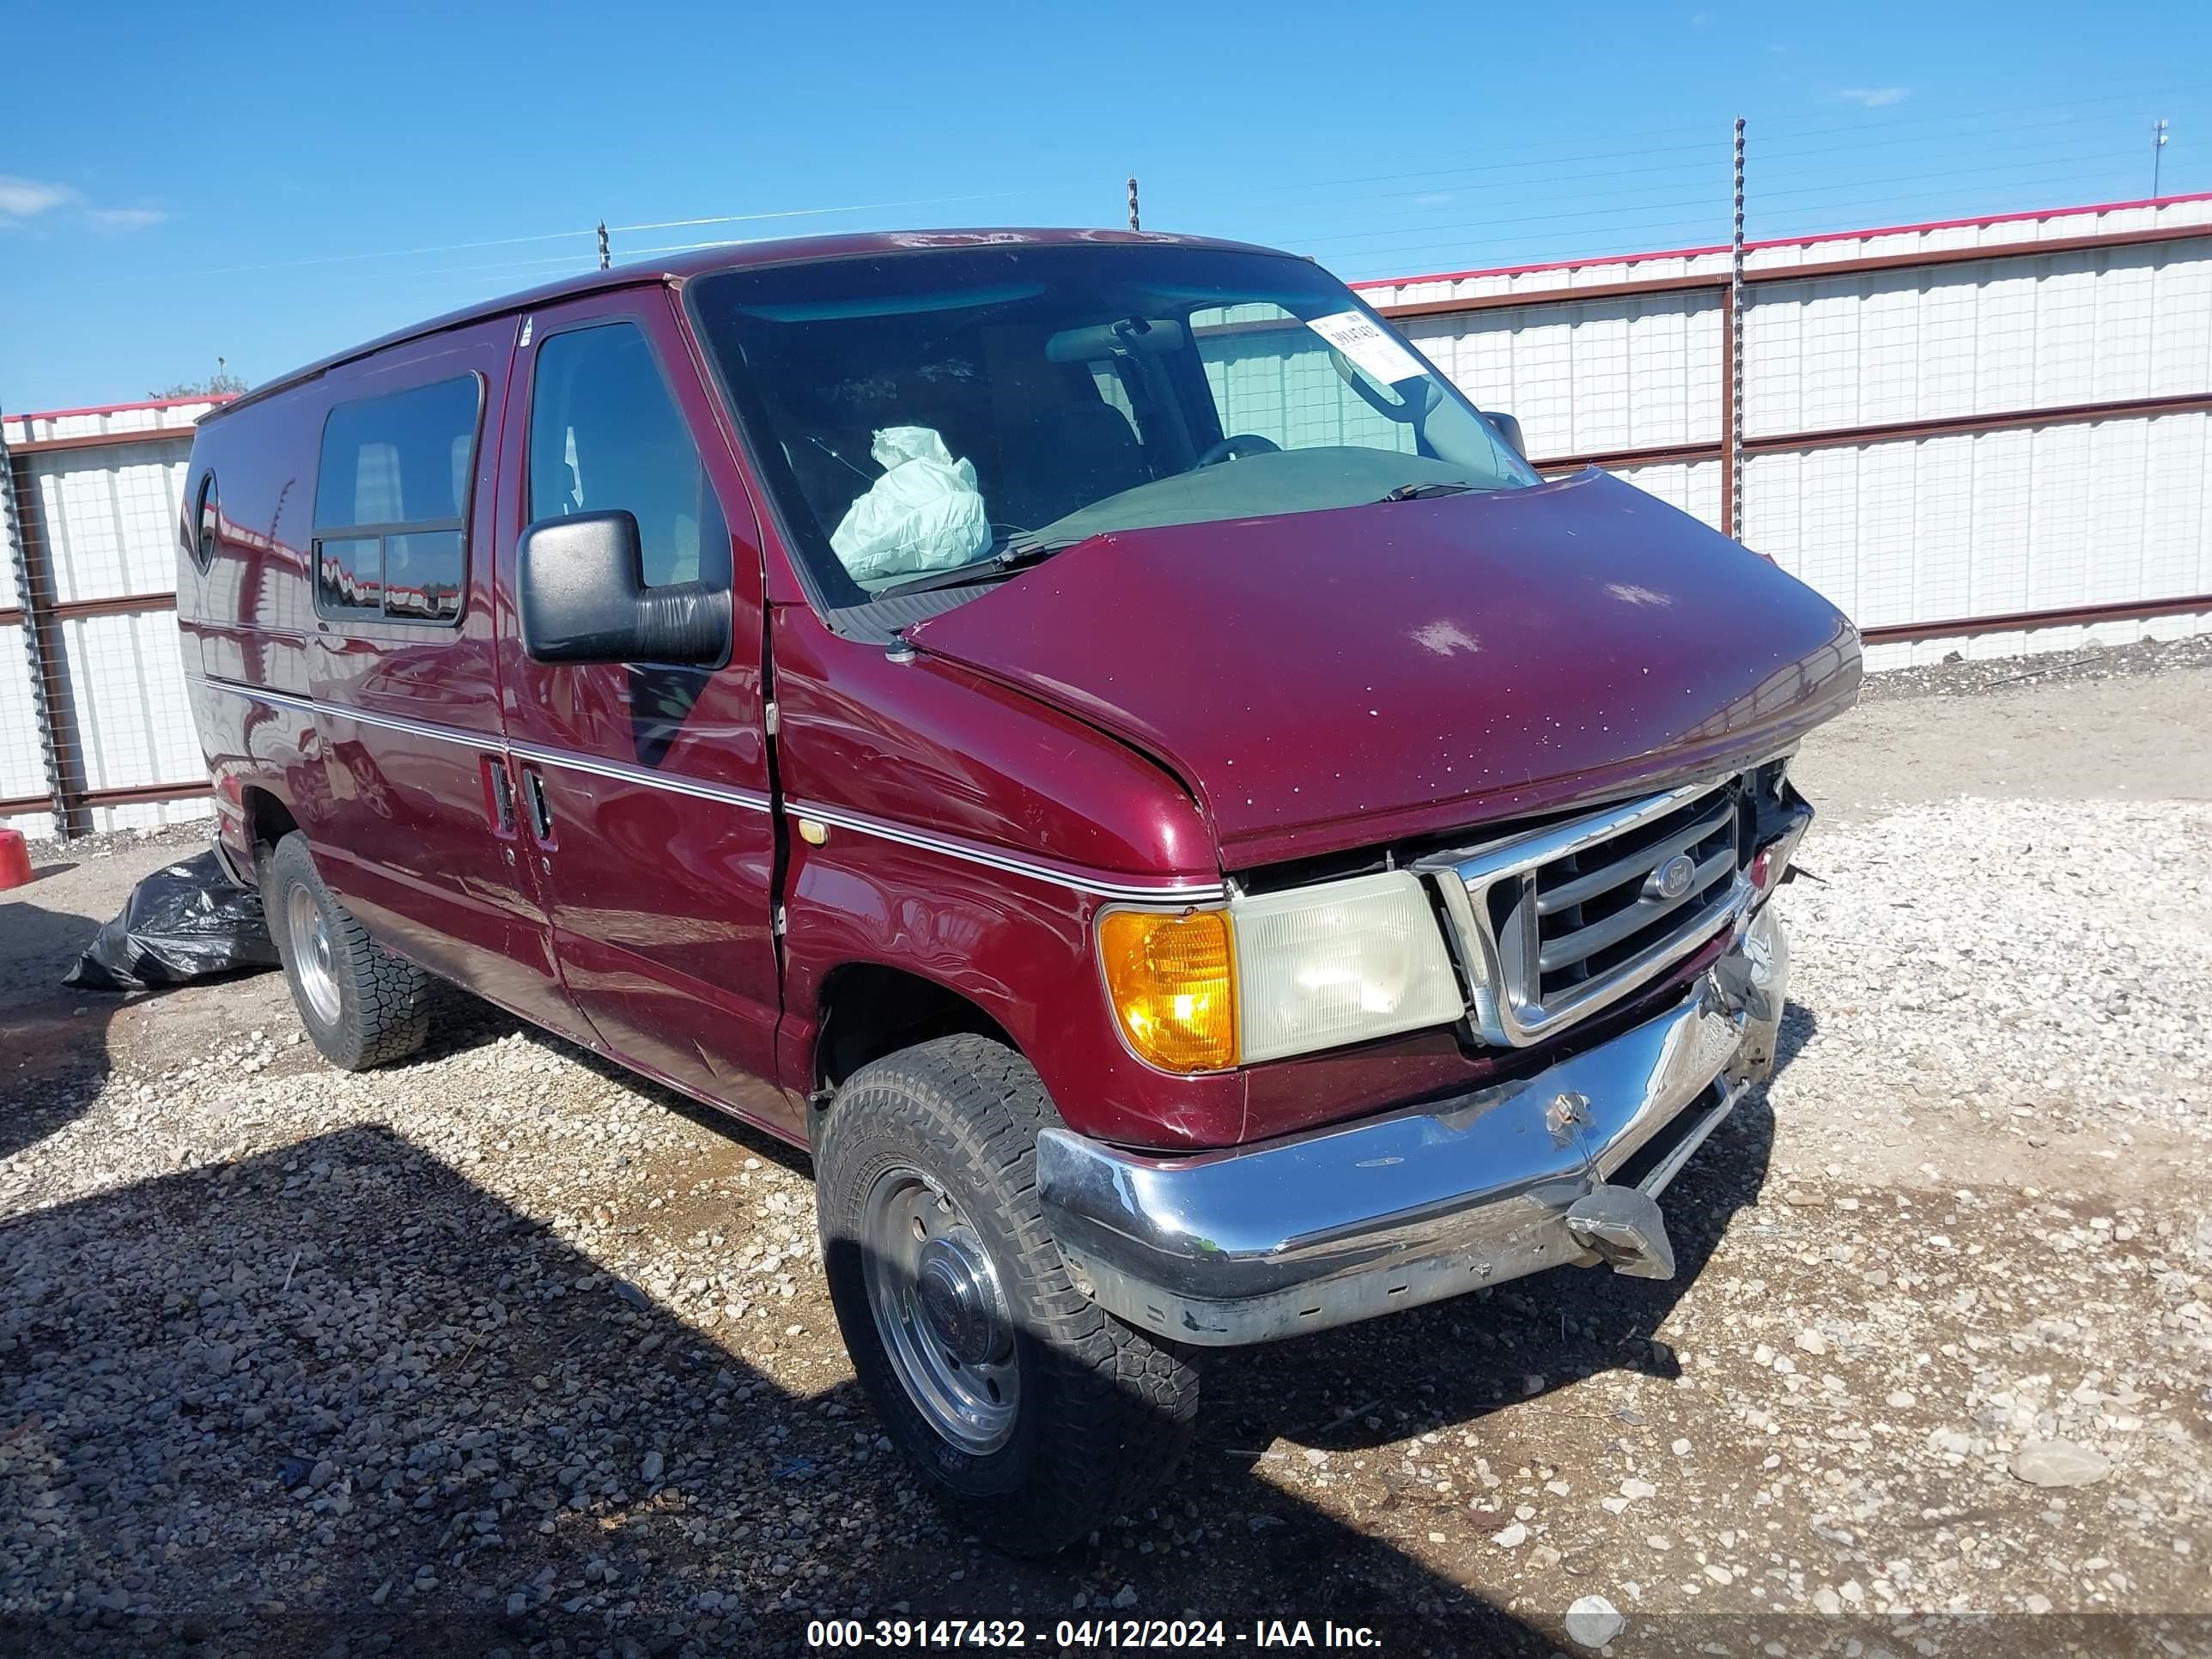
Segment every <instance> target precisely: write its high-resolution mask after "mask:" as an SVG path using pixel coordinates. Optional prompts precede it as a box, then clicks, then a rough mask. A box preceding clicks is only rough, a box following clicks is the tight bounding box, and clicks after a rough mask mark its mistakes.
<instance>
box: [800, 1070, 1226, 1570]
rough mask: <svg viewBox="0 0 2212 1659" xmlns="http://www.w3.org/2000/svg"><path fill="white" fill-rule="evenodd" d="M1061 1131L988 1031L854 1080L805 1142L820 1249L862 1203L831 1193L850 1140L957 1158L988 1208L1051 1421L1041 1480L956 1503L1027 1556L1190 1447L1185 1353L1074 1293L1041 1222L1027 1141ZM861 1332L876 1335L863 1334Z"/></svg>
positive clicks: (1154, 1483) (1107, 1514)
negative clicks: (812, 1148)
mask: <svg viewBox="0 0 2212 1659" xmlns="http://www.w3.org/2000/svg"><path fill="white" fill-rule="evenodd" d="M1059 1121H1060V1117H1059V1114H1058V1113H1056V1112H1055V1111H1054V1109H1053V1106H1052V1102H1051V1099H1050V1097H1048V1095H1047V1094H1046V1092H1045V1090H1044V1085H1043V1084H1042V1082H1041V1081H1040V1080H1039V1079H1038V1077H1037V1074H1036V1069H1035V1068H1034V1067H1033V1066H1030V1063H1029V1062H1028V1061H1027V1060H1024V1059H1023V1058H1022V1056H1021V1055H1020V1054H1017V1053H1015V1052H1014V1051H1013V1050H1012V1049H1011V1048H1007V1047H1006V1045H1005V1044H1003V1043H1000V1042H994V1041H992V1040H991V1039H990V1038H988V1037H983V1036H948V1037H939V1038H936V1039H934V1040H933V1041H931V1042H925V1043H921V1044H920V1045H918V1046H916V1047H915V1048H908V1049H905V1050H903V1051H902V1052H901V1053H899V1054H893V1055H890V1056H889V1057H887V1058H886V1059H884V1060H878V1061H876V1062H874V1063H873V1064H872V1065H870V1066H865V1067H863V1068H862V1069H861V1070H860V1071H859V1072H857V1073H854V1076H853V1077H852V1078H851V1079H849V1080H848V1082H847V1084H846V1085H845V1086H844V1088H843V1089H842V1090H841V1091H839V1093H838V1096H837V1098H836V1102H835V1103H834V1104H833V1105H832V1106H831V1108H830V1109H829V1115H828V1121H826V1123H825V1124H824V1125H823V1132H822V1134H821V1136H820V1137H819V1139H818V1141H817V1147H816V1159H817V1177H818V1178H819V1181H820V1191H821V1194H822V1209H823V1232H824V1236H825V1240H828V1239H829V1238H831V1237H835V1232H834V1230H835V1229H836V1227H838V1226H839V1225H842V1222H841V1219H840V1218H839V1217H838V1216H837V1214H836V1205H837V1204H838V1203H839V1202H841V1201H849V1202H854V1203H857V1201H858V1196H859V1195H858V1194H846V1193H839V1192H835V1191H833V1188H836V1185H837V1184H838V1180H839V1177H840V1176H841V1175H842V1173H843V1167H842V1166H843V1164H844V1163H845V1161H846V1158H847V1156H848V1143H854V1142H856V1141H860V1140H863V1139H888V1140H891V1141H894V1142H896V1141H897V1140H899V1139H910V1140H913V1141H918V1142H923V1143H934V1144H936V1145H938V1146H941V1147H942V1148H943V1149H944V1150H945V1151H947V1152H957V1155H958V1156H959V1158H960V1159H961V1161H962V1162H963V1164H965V1165H966V1166H967V1173H968V1175H969V1177H970V1179H971V1181H972V1182H974V1183H975V1196H976V1199H977V1201H979V1202H992V1201H995V1203H996V1206H997V1211H998V1213H999V1215H1000V1218H1002V1220H1003V1221H1004V1223H1005V1225H1006V1231H1008V1233H1009V1234H1010V1235H1011V1236H1012V1245H1013V1254H1014V1257H1015V1261H1016V1263H1017V1264H1018V1277H1019V1280H1020V1283H1019V1285H1018V1286H1010V1287H1009V1291H1010V1294H1014V1295H1018V1296H1019V1297H1020V1299H1021V1301H1022V1303H1023V1307H1022V1310H1021V1312H1022V1317H1023V1322H1024V1328H1025V1329H1026V1330H1027V1331H1028V1333H1029V1334H1030V1335H1031V1336H1032V1337H1033V1338H1034V1339H1036V1346H1037V1351H1038V1352H1040V1353H1041V1355H1042V1361H1043V1366H1044V1368H1045V1370H1047V1371H1048V1376H1047V1379H1046V1382H1047V1386H1046V1389H1045V1390H1044V1392H1045V1398H1046V1409H1047V1413H1048V1416H1047V1419H1046V1420H1045V1422H1044V1424H1043V1427H1042V1431H1040V1433H1039V1434H1038V1436H1037V1437H1036V1454H1035V1455H1036V1457H1037V1458H1038V1459H1039V1460H1040V1463H1041V1467H1040V1468H1038V1470H1037V1471H1036V1473H1035V1474H1033V1475H1032V1476H1031V1477H1030V1479H1028V1480H1025V1481H1024V1483H1023V1485H1022V1486H1021V1487H1020V1488H1019V1489H1018V1491H1016V1492H1010V1493H1007V1494H1006V1495H1005V1496H1006V1500H1007V1501H1005V1502H1004V1503H1002V1504H998V1505H996V1510H997V1512H996V1513H994V1514H989V1515H982V1516H979V1515H978V1514H977V1513H975V1512H974V1510H972V1509H969V1508H963V1510H962V1518H963V1521H964V1522H967V1523H968V1524H970V1525H972V1526H975V1528H976V1529H977V1530H978V1531H980V1532H982V1533H983V1534H985V1535H986V1536H988V1537H991V1538H992V1539H993V1541H994V1542H998V1543H1000V1544H1001V1545H1002V1546H1004V1547H1007V1548H1009V1549H1013V1550H1018V1551H1020V1552H1022V1553H1045V1552H1048V1551H1050V1550H1054V1549H1057V1548H1060V1547H1063V1546H1065V1545H1066V1544H1068V1543H1071V1542H1073V1541H1074V1540H1076V1539H1078V1538H1080V1537H1082V1536H1084V1535H1085V1534H1087V1533H1089V1532H1091V1531H1092V1530H1094V1529H1096V1528H1097V1527H1099V1526H1101V1525H1103V1524H1104V1523H1105V1522H1108V1521H1109V1520H1111V1519H1112V1518H1113V1517H1114V1516H1117V1515H1121V1514H1125V1513H1127V1511H1128V1510H1131V1509H1133V1508H1134V1507H1135V1506H1136V1505H1138V1504H1140V1503H1141V1502H1142V1501H1143V1500H1144V1498H1146V1495H1147V1494H1149V1493H1150V1492H1152V1491H1153V1490H1154V1489H1156V1488H1157V1487H1158V1486H1159V1484H1160V1483H1161V1482H1162V1481H1164V1480H1165V1479H1166V1478H1167V1477H1168V1475H1169V1474H1170V1473H1172V1472H1173V1470H1174V1468H1175V1467H1176V1463H1177V1462H1179V1461H1180V1460H1181V1458H1182V1455H1183V1454H1184V1453H1185V1451H1186V1450H1188V1447H1189V1444H1190V1441H1191V1437H1192V1435H1193V1432H1194V1429H1195V1425H1196V1419H1197V1407H1198V1368H1197V1364H1196V1356H1195V1355H1194V1353H1193V1352H1191V1351H1190V1350H1188V1349H1186V1348H1183V1347H1181V1346H1177V1345H1175V1344H1172V1343H1169V1342H1166V1341H1164V1340H1161V1339H1159V1338H1158V1337H1155V1336H1152V1335H1150V1334H1146V1333H1145V1332H1141V1331H1139V1330H1137V1329H1135V1328H1133V1327H1131V1326H1129V1325H1127V1324H1125V1323H1123V1322H1121V1320H1118V1319H1116V1318H1115V1317H1114V1316H1112V1315H1111V1314H1109V1313H1107V1312H1106V1311H1105V1310H1103V1309H1102V1308H1100V1307H1099V1306H1098V1305H1097V1304H1096V1303H1095V1302H1093V1301H1092V1300H1091V1298H1090V1297H1088V1296H1086V1295H1085V1294H1084V1293H1083V1292H1082V1291H1079V1290H1078V1289H1077V1288H1076V1286H1075V1283H1074V1280H1073V1277H1072V1275H1071V1274H1070V1273H1069V1272H1068V1270H1067V1264H1066V1261H1063V1260H1062V1259H1061V1256H1060V1249H1059V1246H1058V1244H1057V1243H1054V1239H1053V1237H1052V1235H1051V1232H1050V1231H1049V1230H1048V1228H1047V1226H1046V1225H1045V1221H1044V1216H1043V1212H1042V1207H1041V1206H1040V1205H1039V1202H1038V1199H1037V1186H1036V1137H1037V1133H1038V1132H1039V1131H1040V1130H1042V1129H1044V1128H1047V1127H1054V1126H1055V1125H1057V1124H1058V1123H1059ZM948 1142H949V1143H950V1144H949V1145H948V1144H947V1143H948ZM861 1314H862V1317H861V1319H860V1320H848V1319H847V1318H846V1316H845V1310H843V1309H842V1308H841V1310H840V1316H841V1322H843V1323H846V1324H847V1326H848V1342H850V1341H851V1340H853V1338H854V1335H855V1334H856V1333H855V1331H854V1326H855V1325H862V1324H865V1322H866V1316H865V1310H861ZM859 1334H860V1338H861V1340H866V1341H872V1340H874V1338H873V1332H872V1328H869V1329H867V1330H866V1331H865V1332H862V1333H859ZM865 1380H866V1376H865V1374H864V1381H865ZM890 1386H891V1387H892V1388H894V1389H896V1387H897V1386H898V1385H897V1383H896V1380H895V1379H892V1380H891V1381H890ZM1027 1408H1028V1407H1027V1397H1026V1396H1025V1397H1024V1409H1027ZM956 1501H957V1498H956Z"/></svg>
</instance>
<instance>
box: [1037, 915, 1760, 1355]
mask: <svg viewBox="0 0 2212 1659" xmlns="http://www.w3.org/2000/svg"><path fill="white" fill-rule="evenodd" d="M1788 979H1789V953H1788V946H1787V943H1786V941H1785V939H1784V934H1783V932H1782V928H1781V924H1780V923H1779V922H1778V921H1776V920H1775V918H1774V915H1773V911H1772V908H1771V906H1761V907H1760V908H1759V909H1758V910H1756V911H1754V912H1753V914H1752V915H1751V916H1750V918H1749V919H1748V921H1747V922H1745V923H1742V924H1740V931H1739V932H1738V933H1737V934H1736V937H1735V939H1733V941H1732V942H1731V944H1730V945H1729V949H1728V951H1726V953H1725V954H1723V956H1722V957H1720V958H1719V959H1718V960H1717V962H1715V963H1714V964H1713V965H1712V966H1711V968H1710V969H1707V970H1706V971H1705V973H1704V974H1703V975H1701V976H1700V977H1699V980H1698V981H1697V982H1696V984H1695V985H1694V986H1693V987H1692V989H1691V990H1690V991H1689V992H1688V993H1687V994H1685V996H1684V997H1683V999H1682V1000H1681V1001H1680V1003H1679V1004H1677V1005H1676V1006H1674V1007H1673V1008H1671V1009H1669V1010H1668V1012H1665V1013H1663V1014H1661V1015H1659V1016H1657V1017H1656V1018H1652V1019H1649V1020H1646V1021H1644V1023H1643V1024H1639V1025H1637V1026H1634V1027H1632V1028H1631V1029H1630V1030H1626V1031H1623V1032H1621V1033H1620V1035H1619V1036H1614V1037H1612V1038H1609V1039H1608V1040H1607V1041H1606V1042H1602V1043H1601V1044H1599V1045H1597V1046H1596V1047H1595V1048H1588V1049H1585V1050H1583V1052H1581V1053H1579V1054H1573V1055H1571V1056H1569V1057H1568V1058H1566V1059H1565V1060H1560V1061H1559V1063H1558V1064H1556V1065H1554V1066H1551V1067H1549V1068H1548V1069H1547V1070H1545V1071H1542V1072H1539V1073H1536V1074H1534V1076H1532V1077H1528V1078H1524V1079H1519V1080H1517V1081H1516V1082H1511V1083H1505V1084H1499V1085H1496V1086H1494V1087H1492V1088H1488V1089H1484V1090H1480V1091H1476V1092H1475V1093H1473V1094H1470V1095H1467V1096H1463V1097H1460V1098H1458V1099H1455V1100H1450V1101H1446V1102H1443V1103H1440V1104H1434V1105H1430V1106H1425V1107H1421V1108H1419V1109H1413V1110H1409V1111H1404V1112H1398V1113H1393V1114H1392V1115H1389V1116H1387V1117H1382V1118H1374V1119H1368V1120H1365V1121H1361V1122H1359V1123H1356V1124H1352V1125H1351V1126H1349V1127H1344V1128H1340V1129H1334V1130H1324V1131H1321V1132H1319V1133H1312V1134H1307V1135H1300V1136H1297V1137H1294V1138H1291V1139H1285V1140H1281V1141H1275V1142H1269V1143H1264V1144H1261V1145H1258V1146H1243V1147H1237V1148H1235V1149H1233V1150H1230V1151H1225V1152H1206V1153H1200V1154H1196V1155H1194V1156H1188V1157H1156V1156H1152V1155H1148V1154H1146V1153H1141V1152H1124V1151H1121V1149H1119V1148H1116V1147H1113V1146H1106V1145H1104V1144H1103V1143H1101V1142H1099V1141H1096V1140H1091V1139H1086V1138H1085V1137H1084V1136H1081V1135H1077V1134H1073V1133H1069V1132H1068V1131H1066V1130H1065V1129H1048V1130H1046V1131H1045V1132H1044V1133H1042V1134H1041V1135H1040V1136H1039V1137H1038V1140H1037V1155H1036V1157H1037V1161H1036V1170H1037V1185H1038V1190H1039V1194H1040V1197H1041V1199H1042V1204H1043V1208H1044V1215H1045V1219H1046V1222H1047V1223H1048V1225H1050V1227H1051V1228H1052V1230H1053V1232H1054V1237H1056V1238H1057V1239H1058V1241H1059V1243H1060V1253H1061V1255H1063V1256H1064V1257H1065V1258H1066V1261H1067V1263H1068V1266H1069V1267H1070V1268H1071V1270H1072V1271H1073V1273H1074V1274H1075V1276H1076V1279H1077V1280H1078V1281H1079V1283H1080V1284H1081V1285H1084V1286H1085V1289H1086V1290H1087V1291H1088V1293H1089V1294H1090V1295H1091V1297H1094V1298H1095V1299H1096V1300H1097V1302H1098V1303H1099V1304H1100V1305H1101V1306H1103V1307H1104V1308H1106V1309H1107V1310H1109V1311H1110V1312H1112V1313H1114V1314H1115V1315H1117V1316H1120V1317H1121V1318H1122V1319H1124V1320H1127V1322H1129V1323H1131V1324H1133V1325H1135V1326H1138V1327H1139V1328H1143V1329H1146V1330H1150V1331H1156V1332H1158V1333H1159V1334H1162V1335H1164V1336H1169V1337H1173V1338H1175V1339H1176V1340H1178V1341H1182V1342H1188V1343H1194V1344H1199V1345H1202V1346H1218V1347H1229V1346H1242V1345H1243V1344H1247V1343H1254V1342H1266V1341H1271V1340H1274V1339H1276V1338H1278V1337H1285V1336H1291V1335H1295V1334H1299V1333H1301V1332H1305V1331H1313V1330H1322V1329H1325V1328H1328V1327H1329V1326H1332V1325H1346V1324H1350V1323H1352V1322H1354V1321H1356V1320H1361V1319H1370V1318H1372V1317H1374V1316H1376V1315H1377V1314H1383V1313H1394V1312H1396V1311H1397V1310H1401V1309H1403V1308H1410V1307H1415V1306H1418V1305H1419V1304H1422V1303H1425V1302H1436V1301H1440V1300H1442V1299H1443V1297H1450V1296H1457V1295H1460V1294H1461V1293H1462V1292H1464V1291H1471V1290H1474V1289H1477V1288H1479V1287H1480V1286H1482V1285H1496V1284H1501V1283H1503V1282H1504V1281H1505V1280H1506V1279H1517V1278H1520V1277H1522V1275H1524V1274H1527V1273H1537V1272H1540V1271H1541V1270H1542V1269H1544V1268H1546V1267H1558V1266H1561V1265H1563V1264H1565V1263H1569V1262H1577V1263H1581V1264H1583V1265H1588V1266H1596V1265H1598V1264H1600V1263H1607V1264H1609V1265H1611V1266H1612V1267H1614V1268H1615V1269H1616V1270H1617V1271H1620V1272H1623V1273H1633V1274H1639V1275H1642V1276H1644V1277H1650V1278H1659V1279H1667V1278H1672V1277H1673V1275H1674V1254H1673V1249H1672V1246H1671V1244H1670V1243H1669V1241H1668V1236H1667V1229H1666V1225H1665V1222H1664V1220H1663V1218H1662V1216H1661V1214H1660V1211H1659V1206H1658V1205H1657V1203H1656V1199H1657V1198H1658V1195H1659V1194H1661V1193H1662V1192H1663V1191H1664V1190H1665V1189H1666V1187H1667V1184H1668V1182H1671V1181H1672V1180H1673V1179H1674V1176H1676V1175H1677V1174H1678V1173H1679V1172H1680V1170H1681V1168H1682V1166H1683V1164H1685V1163H1686V1162H1687V1161H1688V1159H1689V1157H1690V1154H1691V1153H1692V1152H1695V1151H1696V1150H1697V1148H1698V1147H1699V1145H1701V1144H1702V1143H1703V1142H1704V1140H1705V1137H1706V1136H1708V1135H1710V1134H1711V1133H1712V1132H1713V1130H1714V1129H1715V1128H1716V1127H1718V1126H1719V1124H1720V1122H1721V1121H1722V1120H1723V1118H1725V1117H1726V1116H1727V1115H1729V1112H1730V1111H1732V1110H1733V1109H1735V1104H1736V1103H1737V1102H1738V1101H1739V1100H1740V1099H1741V1098H1742V1097H1743V1095H1744V1093H1745V1091H1747V1090H1748V1089H1749V1088H1750V1087H1751V1086H1752V1085H1753V1084H1754V1083H1755V1082H1757V1081H1758V1080H1759V1079H1762V1078H1764V1077H1765V1076H1766V1075H1767V1074H1768V1073H1770V1072H1771V1070H1772V1068H1773V1065H1774V1050H1775V1042H1776V1039H1777V1035H1778V1030H1779V1029H1780V1026H1781V1022H1782V1006H1783V999H1784V994H1785V991H1786V989H1787V981H1788Z"/></svg>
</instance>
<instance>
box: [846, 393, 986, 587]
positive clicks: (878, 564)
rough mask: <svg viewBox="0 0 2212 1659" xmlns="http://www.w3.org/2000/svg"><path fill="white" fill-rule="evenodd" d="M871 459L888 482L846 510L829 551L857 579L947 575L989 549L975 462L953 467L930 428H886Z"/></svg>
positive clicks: (881, 482)
mask: <svg viewBox="0 0 2212 1659" xmlns="http://www.w3.org/2000/svg"><path fill="white" fill-rule="evenodd" d="M869 453H872V455H874V456H875V458H876V462H877V465H879V466H881V467H882V468H883V469H884V476H883V477H880V478H878V479H877V480H876V481H875V483H872V484H871V485H870V486H869V487H868V493H867V494H866V495H863V496H861V497H860V500H858V501H854V503H853V505H852V506H851V507H848V508H847V509H846V513H845V516H844V518H843V519H842V520H840V521H839V523H838V526H837V528H836V530H835V531H833V532H830V536H829V546H830V548H831V550H833V551H834V552H835V553H836V555H837V557H838V559H839V560H840V561H841V562H842V563H843V564H844V567H845V568H846V569H847V570H848V571H849V572H850V573H851V574H852V577H853V580H854V581H857V582H860V583H863V584H876V583H882V582H886V581H890V580H895V579H896V578H897V577H901V576H910V575H914V574H918V573H920V572H921V571H925V570H950V569H951V568H952V567H953V566H955V565H962V564H968V563H970V562H973V561H974V560H975V559H977V558H980V557H981V556H982V554H983V552H984V550H986V549H987V548H988V547H989V546H990V545H991V519H990V514H989V513H987V512H986V511H985V510H984V507H983V497H982V495H981V492H980V491H979V490H977V489H976V488H975V463H974V462H972V461H969V460H965V459H962V460H957V461H956V460H954V459H952V452H951V450H949V449H947V448H945V440H944V439H943V438H942V437H940V436H939V435H938V434H937V432H936V431H935V430H933V428H929V427H926V426H887V427H885V428H883V429H882V430H881V431H880V432H878V433H877V434H876V435H875V441H874V442H873V443H872V445H870V447H869Z"/></svg>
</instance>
